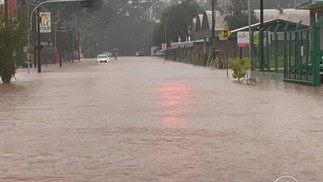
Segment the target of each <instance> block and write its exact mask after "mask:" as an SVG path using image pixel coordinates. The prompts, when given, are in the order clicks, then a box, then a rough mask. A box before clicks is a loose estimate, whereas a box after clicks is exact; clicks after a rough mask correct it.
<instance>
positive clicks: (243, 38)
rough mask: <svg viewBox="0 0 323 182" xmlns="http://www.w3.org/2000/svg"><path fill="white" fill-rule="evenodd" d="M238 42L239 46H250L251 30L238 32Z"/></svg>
mask: <svg viewBox="0 0 323 182" xmlns="http://www.w3.org/2000/svg"><path fill="white" fill-rule="evenodd" d="M237 38H238V40H237V42H238V46H239V47H245V48H248V47H249V44H250V39H249V32H247V31H242V32H238V33H237Z"/></svg>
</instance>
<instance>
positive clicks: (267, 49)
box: [264, 26, 271, 71]
mask: <svg viewBox="0 0 323 182" xmlns="http://www.w3.org/2000/svg"><path fill="white" fill-rule="evenodd" d="M270 29H271V26H269V27H268V28H267V30H266V46H267V47H266V53H265V54H264V55H266V59H267V61H266V66H267V71H270V54H269V52H270V49H269V42H270V35H269V33H270V32H269V31H270Z"/></svg>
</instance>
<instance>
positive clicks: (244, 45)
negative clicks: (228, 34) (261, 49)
mask: <svg viewBox="0 0 323 182" xmlns="http://www.w3.org/2000/svg"><path fill="white" fill-rule="evenodd" d="M238 47H240V48H249V44H238Z"/></svg>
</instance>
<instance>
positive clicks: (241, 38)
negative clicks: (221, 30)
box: [237, 31, 271, 48]
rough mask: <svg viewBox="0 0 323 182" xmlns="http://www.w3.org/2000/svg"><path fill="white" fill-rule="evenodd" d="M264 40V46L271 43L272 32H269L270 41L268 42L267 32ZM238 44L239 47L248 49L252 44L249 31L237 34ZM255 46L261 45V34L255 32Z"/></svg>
mask: <svg viewBox="0 0 323 182" xmlns="http://www.w3.org/2000/svg"><path fill="white" fill-rule="evenodd" d="M263 33H264V34H263V37H264V38H263V40H264V46H266V45H267V41H268V44H270V43H271V41H270V40H271V34H270V31H269V32H268V40H267V33H266V31H264V32H263ZM237 39H238V40H237V43H238V46H239V47H242V48H248V47H249V44H250V38H249V32H248V31H241V32H238V33H237ZM253 44H259V32H258V31H255V32H254V34H253Z"/></svg>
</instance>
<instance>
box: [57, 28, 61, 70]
mask: <svg viewBox="0 0 323 182" xmlns="http://www.w3.org/2000/svg"><path fill="white" fill-rule="evenodd" d="M57 31H58V42H59V44H58V45H59V46H58V54H59V67H62V45H61V42H62V41H61V40H62V37H61V23H60V22H58V29H57Z"/></svg>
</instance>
